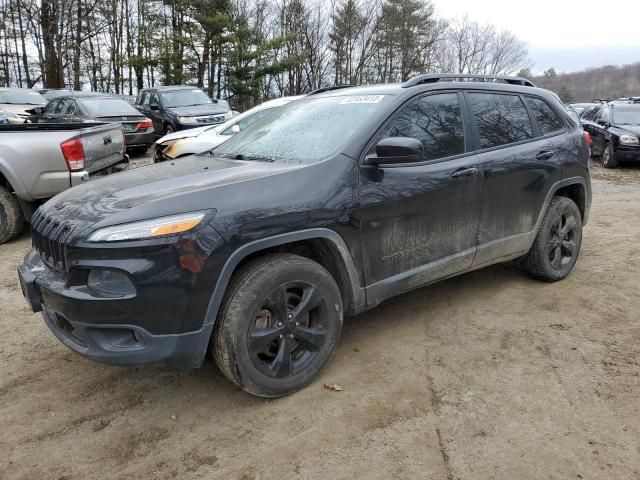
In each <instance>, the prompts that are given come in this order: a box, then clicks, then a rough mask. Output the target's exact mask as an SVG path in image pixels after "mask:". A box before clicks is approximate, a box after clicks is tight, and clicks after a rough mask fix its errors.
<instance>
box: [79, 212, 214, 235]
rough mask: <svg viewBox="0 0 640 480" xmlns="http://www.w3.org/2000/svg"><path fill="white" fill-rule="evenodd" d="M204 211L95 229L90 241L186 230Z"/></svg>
mask: <svg viewBox="0 0 640 480" xmlns="http://www.w3.org/2000/svg"><path fill="white" fill-rule="evenodd" d="M204 216H205V212H194V213H184V214H182V215H172V216H170V217H160V218H154V219H153V220H143V221H141V222H132V223H125V224H122V225H115V226H113V227H105V228H101V229H99V230H96V231H95V232H93V233H92V234H91V236H90V237H89V241H90V242H115V241H118V240H139V239H142V238H156V237H164V236H166V235H174V234H176V233H183V232H188V231H189V230H192V229H194V228H195V227H197V226H198V225H200V223H201V222H202V219H203V218H204Z"/></svg>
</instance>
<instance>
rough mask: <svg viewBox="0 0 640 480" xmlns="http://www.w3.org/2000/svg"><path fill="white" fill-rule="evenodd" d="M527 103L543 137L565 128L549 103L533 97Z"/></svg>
mask: <svg viewBox="0 0 640 480" xmlns="http://www.w3.org/2000/svg"><path fill="white" fill-rule="evenodd" d="M527 102H528V103H529V107H530V108H531V112H532V113H533V117H534V118H535V119H536V122H538V126H539V127H540V130H542V134H543V135H548V134H550V133H553V132H557V131H558V130H562V128H563V126H564V125H563V123H562V120H561V119H560V117H558V114H557V113H556V112H555V111H554V110H553V108H551V107H550V106H549V104H548V103H547V102H545V101H544V100H542V99H540V98H531V97H529V98H527Z"/></svg>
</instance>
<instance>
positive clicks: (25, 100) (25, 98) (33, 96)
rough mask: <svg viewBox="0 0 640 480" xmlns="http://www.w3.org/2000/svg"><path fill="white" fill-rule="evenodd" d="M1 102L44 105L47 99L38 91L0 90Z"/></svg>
mask: <svg viewBox="0 0 640 480" xmlns="http://www.w3.org/2000/svg"><path fill="white" fill-rule="evenodd" d="M0 103H4V104H16V105H44V104H45V103H47V100H46V99H45V98H44V97H43V96H42V95H40V94H39V93H38V92H20V91H15V90H13V91H9V92H0Z"/></svg>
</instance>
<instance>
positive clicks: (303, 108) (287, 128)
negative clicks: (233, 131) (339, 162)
mask: <svg viewBox="0 0 640 480" xmlns="http://www.w3.org/2000/svg"><path fill="white" fill-rule="evenodd" d="M389 98H390V97H389V96H388V95H354V96H336V97H318V98H309V99H305V100H299V101H297V102H291V103H289V104H287V105H285V106H283V107H281V108H277V109H274V112H273V113H271V114H270V115H267V116H265V117H264V118H261V119H260V120H259V121H258V122H256V123H255V124H254V125H252V126H251V127H250V128H247V129H246V130H243V131H241V132H240V133H238V134H237V135H235V136H234V137H232V138H231V139H230V140H229V141H227V142H225V143H224V144H222V145H221V146H219V147H218V148H216V149H215V150H214V155H215V156H216V157H227V158H239V159H247V160H253V159H255V160H267V161H282V162H287V163H302V164H306V163H312V162H315V161H318V160H322V159H324V158H327V157H328V156H329V155H331V154H332V153H335V152H336V151H337V150H338V149H339V148H340V147H341V146H342V145H343V144H344V142H345V141H346V140H347V139H348V138H349V137H350V136H351V135H352V134H353V133H354V132H355V131H356V130H357V129H358V128H359V127H360V126H361V125H362V124H363V122H365V121H366V120H367V119H369V118H370V117H371V116H372V115H373V114H375V113H376V112H377V111H379V110H380V108H381V106H382V105H383V104H385V103H386V102H387V101H388V100H389Z"/></svg>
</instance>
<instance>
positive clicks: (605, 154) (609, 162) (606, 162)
mask: <svg viewBox="0 0 640 480" xmlns="http://www.w3.org/2000/svg"><path fill="white" fill-rule="evenodd" d="M602 166H603V167H604V168H617V167H618V161H617V160H616V157H615V154H614V153H613V146H612V145H611V144H610V143H607V145H606V146H605V147H604V150H603V151H602Z"/></svg>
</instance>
